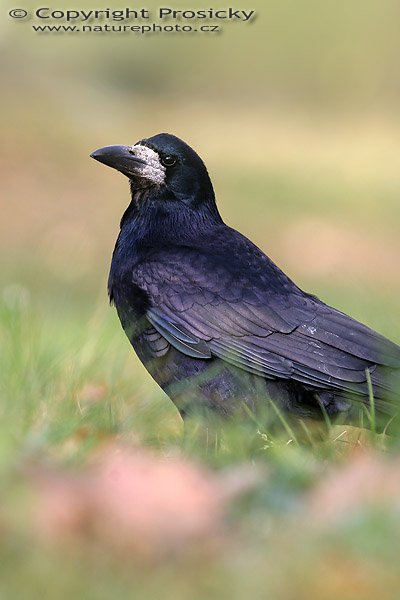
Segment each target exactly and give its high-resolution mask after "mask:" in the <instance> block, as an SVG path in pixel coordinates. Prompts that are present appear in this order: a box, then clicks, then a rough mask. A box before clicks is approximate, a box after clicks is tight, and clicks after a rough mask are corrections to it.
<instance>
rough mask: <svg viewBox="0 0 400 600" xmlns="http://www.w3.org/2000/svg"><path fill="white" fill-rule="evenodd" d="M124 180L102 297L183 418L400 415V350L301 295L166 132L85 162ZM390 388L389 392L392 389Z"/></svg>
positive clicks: (193, 157)
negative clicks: (248, 413)
mask: <svg viewBox="0 0 400 600" xmlns="http://www.w3.org/2000/svg"><path fill="white" fill-rule="evenodd" d="M92 156H93V158H95V159H96V160H99V161H100V162H103V163H104V164H107V165H108V166H111V167H113V168H115V169H117V170H119V171H121V172H122V173H123V174H124V175H126V176H127V177H128V178H129V179H130V185H131V196H132V199H131V203H130V205H129V207H128V208H127V210H126V212H125V214H124V215H123V218H122V221H121V231H120V234H119V236H118V240H117V243H116V246H115V250H114V254H113V259H112V264H111V270H110V277H109V294H110V298H111V300H112V301H113V302H114V303H115V306H116V308H117V311H118V315H119V318H120V320H121V323H122V326H123V328H124V330H125V332H126V334H127V336H128V338H129V339H130V341H131V343H132V346H133V347H134V349H135V351H136V352H137V354H138V356H139V358H140V359H141V361H142V362H143V363H144V365H145V366H146V368H147V369H148V371H149V372H150V373H151V375H152V376H153V377H154V379H155V380H156V381H157V382H158V383H159V385H160V386H161V387H162V388H163V389H164V390H165V391H166V392H167V394H168V395H169V396H170V397H171V399H172V400H173V401H174V402H175V403H176V405H177V406H178V408H179V410H180V411H181V414H182V415H184V414H186V413H187V412H188V411H190V410H191V409H193V408H194V409H197V410H199V409H212V410H214V411H216V412H218V413H219V414H221V415H224V416H229V415H232V414H234V413H236V412H237V410H238V408H239V407H240V406H241V405H243V404H245V405H247V407H249V408H250V409H251V410H258V409H259V408H260V407H261V408H262V407H263V406H267V404H268V399H270V400H273V401H274V402H275V403H276V404H277V405H278V407H279V408H280V409H283V410H285V411H288V412H289V413H293V414H295V415H297V416H314V417H321V416H322V415H323V414H324V413H325V414H328V415H330V416H332V417H335V416H336V415H338V414H340V413H343V414H345V415H346V416H349V417H350V416H351V415H353V414H354V410H353V408H352V407H353V406H354V405H362V404H367V403H368V401H369V380H370V382H371V384H372V389H373V393H374V398H375V400H376V407H377V409H378V411H380V412H382V413H383V414H387V415H394V414H396V412H397V406H396V401H397V400H398V399H399V392H400V389H396V383H395V382H396V380H397V381H399V375H398V373H399V369H400V347H399V346H397V345H396V344H394V343H392V342H391V341H389V340H387V339H386V338H384V337H383V336H381V335H380V334H378V333H376V332H375V331H373V330H371V329H369V328H368V327H366V326H365V325H362V324H361V323H359V322H357V321H355V320H354V319H352V318H350V317H348V316H347V315H345V314H343V313H341V312H339V311H338V310H335V309H334V308H331V307H330V306H327V305H326V304H324V303H323V302H321V301H320V300H319V299H318V298H316V297H315V296H312V295H310V294H307V293H305V292H303V291H302V290H301V289H300V288H299V287H297V285H295V284H294V283H293V282H292V281H291V280H290V279H289V278H288V277H287V276H286V275H285V274H284V273H283V272H282V271H281V270H280V269H279V268H278V267H277V266H276V265H275V264H274V263H273V262H272V261H271V260H270V259H269V258H268V257H267V256H266V255H265V254H264V253H263V252H262V251H261V250H260V249H259V248H257V246H255V245H254V244H253V243H252V242H251V241H250V240H248V239H247V238H246V237H244V236H243V235H241V234H240V233H239V232H237V231H235V230H234V229H231V228H230V227H228V226H227V225H225V223H224V222H223V221H222V219H221V216H220V214H219V212H218V209H217V206H216V203H215V196H214V191H213V187H212V184H211V181H210V178H209V175H208V173H207V169H206V167H205V165H204V163H203V162H202V160H201V159H200V157H199V156H198V155H197V154H196V153H195V152H194V151H193V150H192V149H191V148H190V147H189V146H188V145H187V144H185V143H184V142H183V141H181V140H179V139H178V138H176V137H175V136H172V135H169V134H160V135H156V136H154V137H152V138H149V139H146V140H142V141H141V142H138V144H136V145H135V146H130V147H128V146H108V147H105V148H101V149H100V150H97V151H96V152H94V153H93V154H92ZM393 382H394V383H393Z"/></svg>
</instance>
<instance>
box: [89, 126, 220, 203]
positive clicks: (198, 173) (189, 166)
mask: <svg viewBox="0 0 400 600" xmlns="http://www.w3.org/2000/svg"><path fill="white" fill-rule="evenodd" d="M91 157H92V158H94V159H95V160H98V161H99V162H101V163H103V164H105V165H107V166H109V167H112V168H113V169H116V170H117V171H120V173H122V174H123V175H125V176H126V177H128V178H129V180H130V182H131V189H132V195H135V193H136V192H141V191H143V190H147V191H149V192H150V195H151V197H152V198H153V199H154V198H155V199H157V198H158V199H159V200H160V201H162V200H163V199H164V200H165V199H169V200H172V201H173V200H175V201H177V202H180V203H182V202H183V203H185V204H186V205H188V206H192V207H196V206H198V205H199V204H202V203H207V202H212V203H214V192H213V187H212V184H211V181H210V177H209V175H208V172H207V169H206V167H205V165H204V163H203V161H202V160H201V158H200V157H199V156H198V154H196V152H195V151H194V150H192V148H191V147H190V146H188V144H186V143H185V142H183V141H182V140H180V139H179V138H177V137H176V136H174V135H170V134H168V133H160V134H158V135H155V136H153V137H151V138H147V139H143V140H141V141H140V142H137V143H136V144H134V145H133V146H105V147H104V148H99V149H98V150H95V151H94V152H93V153H92V154H91Z"/></svg>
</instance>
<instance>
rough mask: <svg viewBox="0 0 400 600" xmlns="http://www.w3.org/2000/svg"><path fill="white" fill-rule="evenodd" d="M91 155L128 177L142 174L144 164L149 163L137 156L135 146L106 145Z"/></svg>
mask: <svg viewBox="0 0 400 600" xmlns="http://www.w3.org/2000/svg"><path fill="white" fill-rule="evenodd" d="M90 156H91V158H94V159H95V160H98V161H99V162H101V163H103V165H107V166H108V167H112V168H113V169H117V171H120V172H121V173H123V174H124V175H126V176H127V177H132V176H135V175H140V171H141V168H143V165H147V163H146V161H145V160H143V159H142V158H139V157H138V156H135V151H134V146H133V147H132V146H105V147H104V148H99V149H98V150H95V151H94V152H92V154H91V155H90Z"/></svg>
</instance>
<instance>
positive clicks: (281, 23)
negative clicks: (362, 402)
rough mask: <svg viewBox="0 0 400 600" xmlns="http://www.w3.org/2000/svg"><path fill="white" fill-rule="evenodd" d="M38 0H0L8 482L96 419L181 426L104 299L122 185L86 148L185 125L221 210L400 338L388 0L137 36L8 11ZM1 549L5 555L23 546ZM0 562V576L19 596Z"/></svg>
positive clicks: (124, 195) (78, 449)
mask: <svg viewBox="0 0 400 600" xmlns="http://www.w3.org/2000/svg"><path fill="white" fill-rule="evenodd" d="M65 4H67V3H65ZM122 4H123V3H119V5H118V6H117V5H115V4H114V6H112V8H121V7H122ZM171 5H172V6H173V7H174V8H176V9H179V8H181V7H182V8H183V7H185V8H190V9H193V8H205V5H204V4H202V3H199V2H193V3H191V4H190V7H188V6H187V5H185V3H182V2H179V1H174V2H173V3H172V2H171ZM38 6H39V3H38V2H36V1H35V2H30V1H29V0H22V1H20V0H18V2H17V4H15V2H14V0H13V2H10V1H9V0H5V1H4V2H3V4H2V8H1V18H0V36H1V37H0V65H1V81H2V92H1V98H0V102H1V104H2V110H1V116H0V118H1V132H2V143H1V145H0V155H1V162H0V169H1V187H2V194H1V213H0V214H1V216H0V219H1V236H0V253H1V254H0V256H1V268H0V298H1V317H0V319H1V320H0V342H1V344H2V347H3V349H2V351H1V358H0V362H1V364H0V368H1V371H0V386H1V387H0V392H1V407H0V415H1V422H0V433H1V441H0V468H1V469H2V473H3V475H2V477H3V479H4V481H8V479H7V478H8V477H10V473H12V472H13V469H14V468H15V464H16V463H17V464H19V463H18V461H24V460H25V459H26V457H27V456H28V457H32V456H36V455H39V456H41V457H42V456H48V455H50V456H52V457H53V458H54V457H55V458H56V459H57V460H58V459H61V460H62V461H65V460H66V461H69V460H70V459H71V457H72V459H73V460H76V458H77V457H78V459H79V457H81V456H83V455H86V453H87V452H88V451H90V450H91V449H92V448H93V447H96V444H97V443H98V436H99V432H103V433H104V432H105V434H106V435H112V436H117V437H118V436H120V437H122V439H124V440H130V439H131V438H134V439H136V437H135V436H137V437H138V438H139V439H145V441H148V440H149V439H152V440H153V441H154V440H156V442H157V444H159V443H160V439H161V441H162V440H164V441H165V439H169V436H171V435H172V436H174V435H178V434H179V432H180V430H181V425H180V420H179V418H178V416H177V414H176V412H175V409H174V408H173V407H172V406H171V404H170V402H169V401H168V399H166V397H165V396H164V395H163V394H162V393H161V392H160V391H159V389H158V388H157V386H156V385H155V384H154V383H153V382H152V381H151V380H150V379H149V377H148V376H147V375H146V373H145V372H144V370H143V369H142V367H141V366H140V364H139V363H138V361H137V359H136V358H135V357H134V355H133V352H131V350H130V348H129V344H128V342H127V341H126V340H125V337H124V335H123V333H122V331H121V330H120V326H119V323H118V321H117V317H116V315H115V314H114V310H113V309H110V308H109V306H108V301H107V295H106V280H107V275H108V267H109V262H110V257H111V252H112V249H113V244H114V241H115V238H116V236H117V233H118V223H119V219H120V216H121V214H122V212H123V210H124V209H125V207H126V205H127V204H128V201H129V195H128V184H127V182H126V180H124V178H123V177H121V176H119V175H118V174H117V173H116V172H114V171H112V170H109V169H105V168H102V167H101V166H100V165H98V164H96V163H95V162H94V161H92V160H91V159H90V158H89V154H90V152H92V151H93V150H94V149H96V148H98V147H100V146H104V145H108V144H114V143H122V144H130V143H134V142H136V141H137V140H139V139H141V138H143V137H149V136H151V135H154V134H156V133H159V132H162V131H166V132H169V133H173V134H175V135H178V136H179V137H182V138H183V139H185V140H186V141H187V142H188V143H189V144H190V145H192V146H193V147H194V148H195V149H196V150H197V151H198V153H199V154H200V155H201V156H202V158H203V159H204V161H205V162H206V164H207V166H208V169H209V171H210V174H211V177H212V180H213V182H214V186H215V189H216V193H217V199H218V204H219V207H220V210H221V213H222V215H223V217H224V219H225V221H226V222H227V223H229V224H230V225H232V226H234V227H236V228H238V229H240V230H241V231H242V232H243V233H245V234H246V235H248V236H249V237H251V239H253V240H254V241H255V242H256V243H257V244H258V245H259V246H260V247H261V248H262V249H263V250H264V251H265V252H266V253H267V254H268V255H269V256H270V257H271V258H272V259H273V260H275V262H277V263H278V264H279V266H280V267H281V268H283V269H284V270H285V271H286V272H287V273H288V274H289V275H290V276H291V277H292V278H294V279H295V281H296V282H297V283H298V284H299V285H300V287H302V288H304V289H306V290H308V291H311V292H313V293H316V294H318V295H319V296H320V297H321V298H322V299H323V300H324V301H326V302H328V303H331V304H334V305H335V306H337V307H338V308H340V309H341V310H343V311H345V312H347V313H350V314H351V315H352V316H354V317H356V318H359V319H361V320H363V321H364V322H366V323H367V324H369V325H370V326H372V327H374V328H376V329H378V330H379V331H381V332H382V333H384V334H386V335H388V336H389V337H391V338H392V339H393V340H395V341H397V342H398V343H399V342H400V320H399V307H400V302H399V295H400V269H399V264H400V236H399V220H400V201H399V196H400V69H399V57H400V5H399V3H398V2H395V1H394V0H385V1H384V2H380V1H378V0H362V1H358V0H354V1H352V2H345V1H343V0H338V1H336V2H320V1H319V0H302V1H301V2H295V1H293V0H267V1H263V2H261V0H254V2H252V3H251V5H248V6H245V7H244V6H240V5H239V4H237V5H236V6H235V8H245V9H255V10H257V13H258V17H257V19H256V20H255V21H254V22H253V23H251V24H248V25H246V24H242V23H232V24H224V23H223V24H222V26H223V29H224V31H223V33H221V34H219V35H212V34H208V35H207V34H204V35H200V34H198V35H191V34H164V35H148V36H143V37H141V36H138V35H135V34H128V33H127V34H119V33H108V34H104V33H103V34H95V33H92V34H86V35H83V34H79V33H75V34H74V33H64V34H61V33H59V34H50V33H47V34H45V33H43V34H38V33H34V32H33V31H32V30H31V22H30V21H24V20H20V21H19V20H12V19H11V18H9V17H8V14H7V13H8V10H9V9H11V8H17V7H18V8H26V9H27V10H31V9H33V8H37V7H38ZM144 6H145V7H147V8H149V9H153V10H154V9H156V8H157V7H158V4H157V3H154V2H151V1H150V0H149V1H148V2H147V3H146V4H145V5H144ZM214 7H221V8H225V5H222V4H221V3H214ZM52 8H57V9H59V8H63V9H66V8H71V9H72V8H75V9H91V8H99V9H100V8H105V6H104V5H103V6H99V4H98V2H97V0H93V1H91V0H80V3H79V5H77V4H76V5H75V6H69V7H68V6H64V5H62V6H60V5H59V4H58V3H57V5H55V4H54V5H53V6H52ZM132 8H139V6H138V5H137V6H135V7H132ZM206 8H208V6H207V7H206ZM85 402H86V405H85ZM77 432H78V433H79V435H78V436H77V437H76V435H77ZM82 432H83V433H82ZM176 443H177V442H176V440H175V441H174V444H176ZM210 462H211V463H212V461H210ZM289 471H290V469H289ZM13 498H14V496H13ZM257 510H258V509H257ZM372 529H373V527H372ZM374 531H375V530H374ZM13 535H14V534H13ZM11 537H12V536H11ZM298 544H299V548H300V547H301V543H300V540H299V541H298ZM378 546H379V544H378ZM11 548H12V551H10V552H11V554H7V553H8V552H9V548H8V549H7V550H6V551H4V552H5V553H6V556H7V557H8V560H9V561H10V564H11V565H15V564H16V563H17V562H18V560H19V558H21V557H22V558H23V559H24V560H25V559H26V557H25V555H24V553H23V552H22V551H21V553H20V554H19V550H18V551H16V550H15V547H14V546H13V545H12V544H11ZM310 552H311V555H312V556H313V554H312V553H313V550H310ZM317 552H318V550H317ZM13 553H14V554H13ZM10 556H11V557H12V558H10ZM95 564H96V565H97V563H95ZM40 565H41V563H40ZM40 565H39V566H37V565H33V566H32V564H30V566H29V567H28V568H27V571H26V572H25V570H24V569H22V573H23V574H24V577H26V578H27V581H28V582H32V581H33V580H35V581H36V580H41V581H42V582H43V581H47V579H46V578H50V579H51V577H53V576H54V572H53V571H52V570H51V569H50V571H49V572H47V571H46V570H45V569H43V568H42V566H40ZM54 568H55V569H57V567H54ZM96 568H97V566H96ZM244 568H245V569H246V567H244ZM252 568H253V567H252ZM41 569H42V570H41ZM72 570H73V569H72ZM95 570H96V569H95ZM12 571H13V569H12V568H10V569H5V572H4V575H3V585H4V586H5V585H6V583H4V582H7V585H10V588H9V589H10V590H13V593H15V595H18V593H19V592H20V591H21V590H22V592H23V586H22V587H21V588H19V587H18V585H19V584H18V585H17V583H16V581H17V580H16V579H15V578H13V576H12ZM17 572H19V571H18V570H17ZM19 575H21V573H20V572H19ZM19 575H18V576H17V579H18V577H19ZM247 575H249V573H247ZM86 576H87V577H89V580H90V575H87V574H86ZM218 576H220V574H219V575H218ZM109 577H110V579H109V580H107V581H108V582H107V583H106V584H105V585H106V587H107V585H109V587H110V589H112V587H113V585H114V579H113V576H112V575H110V576H109ZM54 579H56V577H54ZM18 581H19V582H20V581H21V579H20V578H19V579H18ZM69 581H70V580H68V581H67V580H66V581H64V583H63V584H62V586H61V588H62V589H61V588H60V589H59V588H58V587H57V584H54V590H53V592H52V596H51V597H53V598H54V597H56V595H57V594H58V593H59V594H60V595H62V594H64V593H65V594H66V595H67V592H69V591H70V589H71V587H70V583H68V582H69ZM90 581H92V580H90ZM92 583H93V581H92ZM186 583H187V585H188V586H189V587H190V579H189V580H188V581H187V582H186ZM21 585H22V584H21ZM60 585H61V584H60ZM71 585H72V584H71ZM243 585H244V588H243V589H242V592H243V593H249V589H250V588H246V585H247V584H245V583H244V584H243ZM63 586H64V587H63ZM72 587H73V586H72ZM239 587H240V586H239ZM74 589H75V588H74ZM77 589H79V586H78V588H77ZM357 589H358V588H357ZM357 589H356V592H354V594H355V595H353V596H349V597H357V598H358V597H359V596H357ZM174 590H175V588H173V591H174ZM246 590H247V591H246ZM0 591H1V587H0ZM173 591H172V592H171V596H173V595H174V593H175V597H177V596H176V593H177V591H176V590H175V592H174V593H173ZM353 591H354V590H353ZM22 592H21V593H22ZM76 593H78V595H79V594H80V593H81V592H76ZM121 593H122V592H121ZM124 593H125V592H124ZM140 593H142V592H140ZM152 593H154V594H155V597H160V593H161V592H160V590H157V589H156V590H155V591H154V589H153V592H152ZM221 593H222V592H220V593H219V595H217V596H216V597H221ZM231 593H233V591H232V590H231ZM235 593H238V594H239V595H238V596H237V597H240V593H239V592H235ZM288 593H289V592H288ZM364 593H365V591H364ZM149 594H150V592H149ZM315 594H316V596H315V597H318V600H321V599H322V598H325V597H330V596H329V593H328V592H326V595H324V594H325V592H322V591H321V590H320V591H319V592H318V591H317V592H315ZM99 595H100V594H99ZM183 596H184V594H183ZM8 597H10V596H9V595H8ZM25 597H26V596H25ZM82 597H83V596H82ZM93 597H97V596H96V594H94V596H93ZM179 597H180V596H179ZM231 597H232V596H231ZM255 597H258V596H255ZM287 597H289V596H287ZM301 597H303V596H301ZM308 597H310V596H308ZM346 597H347V596H346ZM360 597H361V596H360ZM363 597H364V598H365V597H366V596H365V595H364V596H363ZM388 597H389V596H388Z"/></svg>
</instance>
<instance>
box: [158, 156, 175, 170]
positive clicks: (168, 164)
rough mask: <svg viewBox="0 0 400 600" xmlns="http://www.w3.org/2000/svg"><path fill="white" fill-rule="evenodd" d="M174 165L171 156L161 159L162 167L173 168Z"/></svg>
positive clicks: (173, 158) (173, 159)
mask: <svg viewBox="0 0 400 600" xmlns="http://www.w3.org/2000/svg"><path fill="white" fill-rule="evenodd" d="M175 163H176V158H175V156H171V155H170V154H168V155H167V156H163V157H162V158H161V164H162V165H164V167H173V166H174V164H175Z"/></svg>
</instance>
